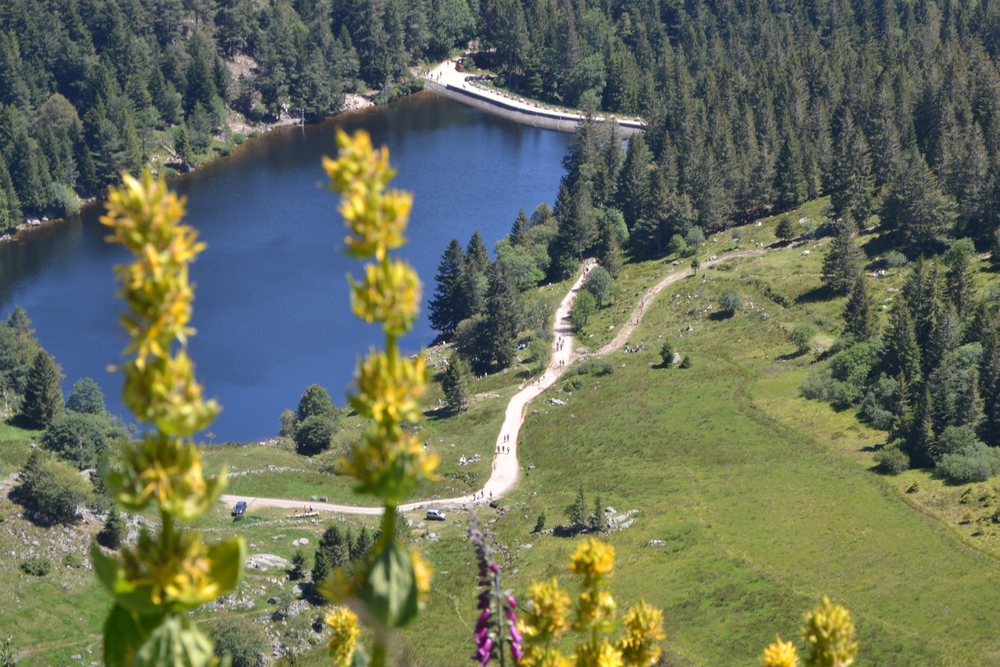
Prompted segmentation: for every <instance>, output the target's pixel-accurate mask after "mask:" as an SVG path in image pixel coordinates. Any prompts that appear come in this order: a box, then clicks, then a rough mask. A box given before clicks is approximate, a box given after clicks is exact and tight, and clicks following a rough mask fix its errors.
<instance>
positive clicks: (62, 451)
mask: <svg viewBox="0 0 1000 667" xmlns="http://www.w3.org/2000/svg"><path fill="white" fill-rule="evenodd" d="M42 447H44V448H45V449H47V450H49V451H50V452H52V453H53V454H55V455H56V456H58V457H59V458H60V459H62V460H63V461H66V462H67V463H72V464H73V465H75V466H76V467H77V468H78V469H80V470H86V469H87V468H94V467H96V466H97V461H98V459H99V458H100V456H101V454H103V453H104V452H106V451H107V450H108V439H107V438H106V437H105V435H104V429H103V428H102V427H101V425H100V424H99V423H98V422H97V419H96V418H95V417H93V416H92V415H89V414H71V415H63V416H62V417H56V418H55V419H54V420H52V423H51V424H49V425H48V427H47V428H46V429H45V433H44V434H43V435H42Z"/></svg>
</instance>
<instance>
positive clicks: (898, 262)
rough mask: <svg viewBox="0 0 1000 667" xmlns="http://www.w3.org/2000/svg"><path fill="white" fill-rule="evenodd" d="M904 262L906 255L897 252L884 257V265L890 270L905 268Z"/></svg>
mask: <svg viewBox="0 0 1000 667" xmlns="http://www.w3.org/2000/svg"><path fill="white" fill-rule="evenodd" d="M906 262H907V259H906V255H904V254H903V253H901V252H899V251H898V250H893V251H891V252H890V253H889V254H888V255H886V256H885V263H886V264H887V265H888V266H889V268H891V269H898V268H900V267H903V266H906Z"/></svg>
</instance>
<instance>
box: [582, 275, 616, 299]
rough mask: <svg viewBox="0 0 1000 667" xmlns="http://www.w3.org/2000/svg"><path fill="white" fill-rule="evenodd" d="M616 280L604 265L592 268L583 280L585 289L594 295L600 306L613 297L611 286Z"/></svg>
mask: <svg viewBox="0 0 1000 667" xmlns="http://www.w3.org/2000/svg"><path fill="white" fill-rule="evenodd" d="M613 284H614V281H613V280H612V279H611V274H610V273H608V272H607V270H606V269H605V268H604V267H603V266H598V267H595V268H593V269H591V270H590V273H588V274H587V277H586V278H584V280H583V289H585V290H587V291H588V292H590V293H591V294H593V295H594V300H595V301H596V302H597V306H598V307H602V306H603V305H604V304H605V303H607V302H608V301H609V300H610V299H611V288H612V286H613Z"/></svg>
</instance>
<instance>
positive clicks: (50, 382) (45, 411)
mask: <svg viewBox="0 0 1000 667" xmlns="http://www.w3.org/2000/svg"><path fill="white" fill-rule="evenodd" d="M62 379H63V375H62V374H61V373H60V368H59V366H57V365H56V362H55V361H54V360H53V359H52V357H50V356H49V355H48V353H47V352H45V351H44V350H39V351H38V353H37V354H35V358H34V360H33V361H32V362H31V369H30V370H29V371H28V378H27V385H26V387H25V390H24V403H23V404H22V405H21V415H22V417H23V418H24V421H25V424H26V425H27V426H28V428H34V429H43V428H45V427H46V426H48V425H49V423H50V422H51V421H52V420H53V419H55V418H56V417H58V416H59V415H61V414H62V413H63V394H62Z"/></svg>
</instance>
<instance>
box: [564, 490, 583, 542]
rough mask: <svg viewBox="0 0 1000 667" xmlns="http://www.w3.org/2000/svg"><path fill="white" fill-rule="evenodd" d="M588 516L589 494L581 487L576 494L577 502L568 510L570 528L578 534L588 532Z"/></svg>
mask: <svg viewBox="0 0 1000 667" xmlns="http://www.w3.org/2000/svg"><path fill="white" fill-rule="evenodd" d="M588 514H589V512H588V507H587V494H586V493H584V491H583V486H582V485H581V486H580V489H579V490H578V491H577V492H576V500H574V501H573V503H572V504H571V505H570V506H569V507H567V508H566V517H567V518H568V519H569V525H570V527H571V528H573V530H575V531H577V532H579V531H583V530H586V529H587V517H588Z"/></svg>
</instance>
